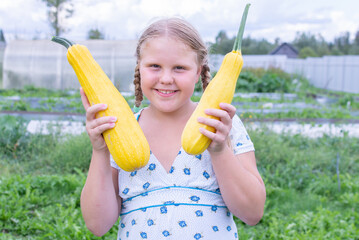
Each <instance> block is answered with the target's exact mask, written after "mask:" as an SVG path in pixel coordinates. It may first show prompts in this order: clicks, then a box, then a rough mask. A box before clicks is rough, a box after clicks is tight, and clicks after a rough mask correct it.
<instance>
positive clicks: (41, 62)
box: [3, 40, 137, 92]
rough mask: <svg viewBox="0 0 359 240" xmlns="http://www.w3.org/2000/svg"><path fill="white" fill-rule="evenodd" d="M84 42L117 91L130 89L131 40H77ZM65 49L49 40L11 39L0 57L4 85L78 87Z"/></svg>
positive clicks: (131, 76) (131, 66)
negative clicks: (0, 59)
mask: <svg viewBox="0 0 359 240" xmlns="http://www.w3.org/2000/svg"><path fill="white" fill-rule="evenodd" d="M77 43H78V44H82V45H85V46H86V47H87V48H88V49H89V50H90V52H91V54H92V56H93V57H94V59H95V60H96V61H97V63H98V64H99V65H100V66H101V68H102V69H103V70H104V72H105V73H106V74H107V76H108V77H109V78H110V79H111V81H112V82H113V83H114V85H115V86H116V87H117V88H118V89H119V90H120V91H121V92H131V91H133V86H132V85H133V84H132V81H133V76H134V69H135V66H136V58H135V49H136V43H137V42H136V41H135V40H133V41H132V40H124V41H109V40H87V41H79V42H77ZM66 52H67V49H66V48H65V47H63V46H61V45H59V44H57V43H54V42H52V41H50V40H33V41H28V40H26V41H25V40H23V41H12V42H10V43H8V45H7V46H6V48H5V53H4V58H3V61H4V62H3V87H4V88H5V89H10V88H18V89H21V88H23V87H24V86H28V85H31V86H35V87H42V88H47V89H57V90H60V89H61V90H67V89H79V87H80V84H79V82H78V80H77V77H76V74H75V72H74V70H73V69H72V67H71V66H70V64H69V63H68V61H67V58H66Z"/></svg>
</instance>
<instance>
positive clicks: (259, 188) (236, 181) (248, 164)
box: [198, 103, 266, 225]
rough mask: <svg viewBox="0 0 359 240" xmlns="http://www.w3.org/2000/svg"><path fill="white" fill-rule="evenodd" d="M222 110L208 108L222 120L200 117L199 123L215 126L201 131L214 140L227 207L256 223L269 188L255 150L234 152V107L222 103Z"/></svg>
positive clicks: (215, 166) (216, 167)
mask: <svg viewBox="0 0 359 240" xmlns="http://www.w3.org/2000/svg"><path fill="white" fill-rule="evenodd" d="M220 107H221V110H218V109H207V110H206V114H208V115H213V116H216V117H218V118H219V119H220V120H215V119H209V118H200V119H198V121H199V122H201V123H204V124H206V125H209V126H212V127H214V128H215V129H216V133H212V132H210V131H207V130H205V129H201V130H200V131H201V133H202V134H204V135H205V136H207V137H209V138H210V139H212V143H211V144H210V146H209V147H208V149H207V150H208V151H209V153H210V155H211V158H212V165H213V169H214V172H215V174H216V178H217V180H218V184H219V187H220V190H221V194H222V197H223V200H224V202H225V203H226V205H227V207H228V209H229V210H230V211H231V212H232V213H233V214H234V215H235V216H237V217H238V218H240V219H241V220H242V221H243V222H245V223H247V224H249V225H255V224H257V223H258V222H259V220H260V219H261V218H262V216H263V211H264V203H265V199H266V191H265V186H264V183H263V180H262V178H261V176H260V174H259V172H258V170H257V165H256V159H255V155H254V152H253V151H251V152H247V153H243V154H239V155H234V153H233V150H232V149H231V148H230V146H229V145H228V142H227V139H228V135H229V132H230V130H231V128H232V118H233V116H234V114H235V112H236V109H235V107H234V106H232V105H230V104H225V103H221V104H220Z"/></svg>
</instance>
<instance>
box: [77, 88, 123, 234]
mask: <svg viewBox="0 0 359 240" xmlns="http://www.w3.org/2000/svg"><path fill="white" fill-rule="evenodd" d="M80 93H81V99H82V103H83V105H84V107H85V110H86V131H87V133H88V135H89V137H90V140H91V143H92V158H91V163H90V168H89V171H88V175H87V179H86V183H85V185H84V187H83V189H82V193H81V211H82V216H83V218H84V220H85V223H86V226H87V228H88V229H89V230H90V231H91V232H92V233H94V234H95V235H97V236H102V235H104V234H105V233H106V232H108V230H109V229H110V228H111V227H112V226H113V225H114V224H115V222H116V221H117V219H118V216H119V212H120V210H121V198H120V197H119V196H118V180H117V179H118V170H116V169H114V168H112V167H111V165H110V152H109V150H108V148H107V146H106V143H105V141H104V139H103V137H102V133H103V132H104V131H105V130H107V129H110V128H113V127H114V121H115V119H113V118H111V117H101V118H97V119H96V113H97V112H99V111H101V110H104V109H106V106H105V105H104V104H96V105H93V106H90V104H89V102H88V100H87V97H86V95H85V93H84V92H83V90H82V89H81V90H80Z"/></svg>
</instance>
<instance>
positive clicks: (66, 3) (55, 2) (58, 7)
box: [42, 0, 73, 36]
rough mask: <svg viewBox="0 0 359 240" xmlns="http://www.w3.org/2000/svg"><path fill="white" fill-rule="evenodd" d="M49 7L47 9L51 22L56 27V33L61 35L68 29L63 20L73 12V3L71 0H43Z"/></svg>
mask: <svg viewBox="0 0 359 240" xmlns="http://www.w3.org/2000/svg"><path fill="white" fill-rule="evenodd" d="M42 1H43V2H45V3H46V5H47V7H48V8H49V9H48V11H47V14H48V17H49V22H50V25H51V27H52V28H53V29H54V32H55V35H56V36H60V35H61V34H62V33H64V32H66V31H67V30H68V29H66V28H65V25H64V23H63V20H64V19H66V18H69V17H71V16H72V14H73V5H72V3H71V0H42Z"/></svg>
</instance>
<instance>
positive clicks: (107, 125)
mask: <svg viewBox="0 0 359 240" xmlns="http://www.w3.org/2000/svg"><path fill="white" fill-rule="evenodd" d="M114 127H115V123H114V122H109V123H105V124H101V125H99V126H97V127H96V128H94V129H92V132H93V133H94V134H96V135H98V136H99V135H101V134H102V133H103V132H104V131H106V130H109V129H111V128H114Z"/></svg>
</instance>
